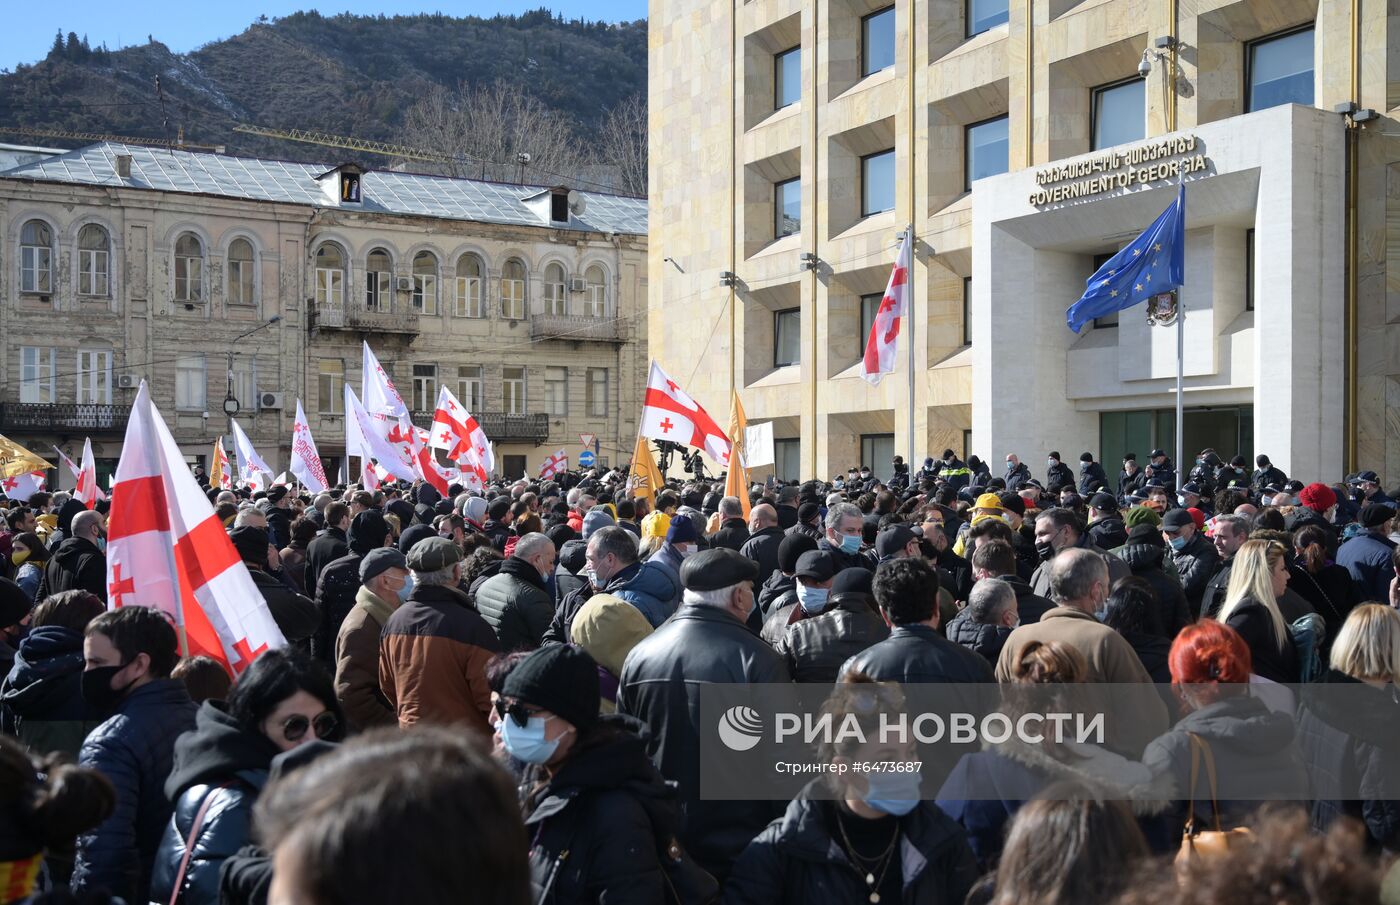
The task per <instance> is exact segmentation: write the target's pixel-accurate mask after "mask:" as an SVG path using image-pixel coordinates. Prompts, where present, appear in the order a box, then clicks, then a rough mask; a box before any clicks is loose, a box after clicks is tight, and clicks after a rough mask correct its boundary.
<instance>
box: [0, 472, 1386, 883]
mask: <svg viewBox="0 0 1400 905" xmlns="http://www.w3.org/2000/svg"><path fill="white" fill-rule="evenodd" d="M1255 464H1256V466H1257V468H1255V469H1254V470H1252V471H1251V470H1250V469H1248V467H1247V462H1246V460H1244V459H1243V458H1240V457H1236V458H1234V459H1231V460H1229V461H1228V462H1227V461H1224V460H1223V459H1222V457H1220V456H1219V455H1217V454H1216V453H1215V451H1213V450H1204V451H1202V453H1201V454H1200V455H1199V456H1198V457H1197V458H1196V462H1195V464H1194V467H1193V468H1192V469H1191V470H1190V471H1189V473H1188V475H1187V479H1186V480H1185V481H1182V482H1180V483H1179V484H1178V480H1177V470H1176V467H1175V465H1174V464H1173V463H1172V461H1171V459H1170V458H1169V457H1168V456H1166V454H1165V453H1164V452H1163V451H1162V450H1154V451H1153V452H1152V453H1151V455H1150V456H1149V457H1148V464H1146V465H1144V466H1142V467H1139V465H1138V463H1137V460H1136V457H1135V456H1133V455H1129V456H1127V457H1126V458H1125V459H1124V461H1123V463H1122V468H1121V470H1120V473H1119V475H1118V477H1117V481H1116V482H1111V481H1110V477H1109V475H1108V473H1107V472H1106V471H1105V469H1104V467H1103V466H1102V465H1101V464H1100V463H1098V462H1096V461H1095V460H1094V457H1093V456H1092V455H1091V454H1090V453H1087V452H1086V453H1084V454H1083V455H1082V456H1081V457H1080V465H1079V470H1078V472H1077V473H1076V472H1075V471H1073V470H1072V468H1071V466H1070V465H1068V464H1066V463H1065V462H1064V461H1062V459H1061V456H1060V454H1059V453H1058V452H1051V453H1050V454H1049V455H1048V456H1047V458H1046V472H1045V474H1044V477H1043V479H1038V478H1037V477H1035V476H1034V475H1032V473H1031V470H1030V468H1029V467H1028V466H1027V465H1026V464H1025V463H1023V462H1021V461H1020V459H1019V458H1018V457H1017V456H1015V455H1008V456H1007V457H1006V461H1005V466H1006V467H1005V472H1004V474H1002V475H999V476H993V475H992V474H991V473H990V469H989V468H988V466H987V465H986V463H984V462H982V461H980V460H978V459H977V457H975V456H973V457H969V459H968V460H967V462H965V463H964V462H963V461H962V460H961V459H959V457H957V456H956V455H955V454H954V453H953V451H952V450H945V451H944V453H943V455H942V456H941V457H939V458H937V459H934V458H932V457H930V458H929V459H927V460H926V461H925V462H924V463H923V465H922V467H921V468H918V469H913V468H911V467H910V466H909V465H908V464H906V463H905V462H903V460H902V459H900V458H898V457H896V459H895V461H894V462H893V463H892V470H893V475H892V477H890V478H889V479H888V480H880V479H879V478H876V477H874V476H873V475H872V472H871V469H870V468H869V467H868V466H861V467H858V468H854V467H853V468H850V469H848V470H847V471H846V472H844V473H842V474H839V475H836V476H835V477H834V478H833V480H831V481H829V482H824V481H807V482H804V483H780V482H773V481H770V482H769V483H768V484H766V485H755V486H753V487H752V488H751V489H750V490H751V492H750V496H749V499H747V500H741V499H739V498H737V497H733V496H725V495H724V494H723V492H722V490H721V488H722V486H723V485H722V484H720V485H713V486H712V485H710V484H708V483H705V482H701V481H678V480H671V481H668V482H667V484H666V486H665V487H661V488H654V489H653V490H652V492H649V493H638V492H637V491H636V490H634V488H633V487H632V485H631V483H629V480H628V475H627V474H626V472H625V470H624V469H614V470H610V471H608V470H602V469H598V470H593V471H589V472H569V473H564V474H561V475H558V476H556V477H555V478H554V479H553V480H549V481H528V480H519V481H515V482H497V483H493V484H491V485H490V486H489V487H487V488H486V489H485V491H484V492H480V491H478V492H466V491H463V490H462V489H461V488H455V487H454V488H452V489H451V492H450V493H449V494H448V495H447V496H446V497H444V496H443V495H441V494H440V493H438V491H436V490H435V489H434V488H432V487H431V486H429V485H426V484H417V485H413V486H409V485H407V484H397V485H385V486H382V487H380V488H379V489H377V490H374V491H370V490H367V489H363V488H361V487H357V486H354V485H351V486H348V487H345V486H342V487H337V488H335V489H333V490H332V491H330V492H326V493H321V494H316V495H314V496H313V495H310V494H305V493H298V492H296V491H295V490H293V489H289V488H287V487H285V486H280V485H277V486H273V487H272V488H270V489H269V490H266V491H259V492H256V493H250V492H248V491H244V490H240V491H227V490H225V491H220V490H218V489H216V488H213V489H209V490H208V494H209V498H210V501H211V503H212V504H213V506H214V508H215V511H216V512H217V513H218V515H219V517H220V518H221V519H222V520H223V522H224V524H225V525H226V527H227V531H228V536H229V538H230V541H231V542H232V545H233V548H234V549H235V550H236V551H237V553H238V555H239V557H240V558H241V559H242V561H243V562H244V563H245V564H246V565H247V567H248V569H249V571H250V573H251V575H252V577H253V581H254V584H255V586H256V587H257V589H258V591H259V592H260V593H261V594H262V596H263V598H264V599H265V601H266V603H267V606H268V609H269V611H270V613H271V615H272V617H273V619H274V620H275V621H276V623H277V625H278V627H279V628H280V629H281V631H282V634H283V635H284V636H285V638H286V640H287V642H288V643H287V646H286V647H283V648H279V649H275V650H268V651H266V652H264V653H262V654H261V655H260V656H258V657H257V658H256V659H254V660H253V661H252V662H251V665H249V666H247V668H246V669H245V670H244V671H243V672H242V673H241V674H240V675H238V676H237V678H236V679H234V678H232V677H231V676H230V675H228V674H227V673H226V672H225V670H224V668H223V666H222V665H221V664H220V663H218V662H216V661H214V660H211V659H209V658H207V657H181V655H180V649H179V642H178V638H177V634H176V631H175V629H174V628H173V627H172V624H171V622H170V620H169V619H168V618H167V617H166V616H165V615H163V614H162V613H160V612H158V611H157V610H154V609H150V608H147V607H143V606H139V605H133V603H139V601H131V600H129V599H128V600H123V605H122V606H121V607H120V608H116V609H110V610H109V609H108V607H107V584H106V582H107V579H106V561H105V556H104V549H105V536H106V520H105V514H104V511H105V507H106V504H105V503H99V504H98V505H97V506H96V507H95V508H94V509H87V508H85V507H84V506H83V505H82V504H80V503H78V502H77V501H76V500H73V499H71V498H70V497H69V496H68V495H67V494H63V493H57V494H53V495H49V494H44V493H39V494H35V495H34V496H33V497H31V498H30V499H29V500H28V501H27V502H26V503H24V504H20V503H17V502H13V501H11V502H8V503H6V504H5V509H4V515H5V525H6V526H7V527H8V531H0V623H3V624H0V677H3V681H0V802H3V808H2V809H0V813H3V815H4V816H3V817H0V899H2V900H3V901H0V905H6V903H11V902H35V903H39V902H55V903H56V902H70V901H79V902H85V903H105V902H126V903H138V902H160V903H170V905H178V903H184V905H214V903H272V905H358V903H366V905H369V903H375V905H380V903H384V902H394V901H404V902H414V903H439V902H440V903H459V902H463V901H472V902H483V903H500V905H526V903H619V902H621V903H677V905H681V903H685V905H690V903H709V902H718V901H724V902H731V903H762V905H774V903H779V902H790V903H799V902H802V903H806V902H851V903H857V902H859V903H865V902H868V903H872V905H877V903H880V902H882V901H883V902H886V903H893V902H901V903H906V905H943V903H949V905H962V903H975V905H983V903H994V905H1012V903H1015V905H1026V903H1032V905H1035V903H1039V905H1070V903H1075V905H1080V903H1123V905H1134V903H1138V902H1144V901H1148V900H1151V901H1161V902H1176V901H1182V902H1186V901H1190V902H1193V903H1194V902H1203V903H1221V905H1223V903H1231V905H1252V903H1256V902H1258V903H1261V905H1263V903H1268V905H1276V903H1285V905H1292V903H1332V902H1336V903H1363V902H1378V901H1386V902H1400V871H1389V870H1388V868H1389V866H1390V860H1389V859H1390V858H1392V857H1393V856H1395V855H1400V788H1397V787H1396V783H1395V781H1394V779H1393V777H1392V774H1393V773H1394V772H1395V770H1394V767H1393V765H1394V764H1395V763H1396V761H1397V758H1400V695H1397V693H1396V684H1395V683H1396V680H1397V677H1400V609H1398V608H1400V579H1397V577H1396V574H1397V565H1398V564H1400V552H1397V549H1400V548H1397V540H1400V535H1397V533H1396V532H1400V520H1397V511H1396V505H1397V504H1396V503H1395V501H1394V500H1393V499H1392V496H1391V495H1387V494H1386V493H1384V491H1383V490H1382V488H1381V486H1380V480H1379V478H1378V477H1377V475H1376V474H1375V473H1373V472H1361V473H1359V474H1356V475H1349V476H1347V478H1346V479H1345V480H1344V481H1343V482H1340V483H1338V484H1336V485H1328V484H1324V483H1310V484H1303V483H1301V482H1299V481H1290V480H1289V479H1288V477H1287V476H1286V475H1284V474H1283V473H1282V472H1281V471H1280V470H1279V469H1278V468H1277V467H1275V466H1274V465H1272V463H1271V462H1270V461H1269V459H1268V457H1266V456H1263V455H1261V456H1258V457H1257V459H1256V462H1255ZM1397 495H1400V494H1397ZM726 683H747V684H756V683H774V684H779V683H803V684H805V685H808V686H818V687H822V688H823V691H822V692H821V693H822V695H823V696H824V699H825V703H824V704H823V705H822V710H823V713H825V714H828V715H830V716H832V717H834V718H836V719H837V720H838V721H847V720H850V721H854V722H856V723H858V724H861V725H874V724H875V723H877V722H878V721H880V720H881V719H882V717H884V716H886V715H889V714H898V713H902V712H904V711H905V710H906V709H907V708H908V706H909V702H908V698H907V697H906V693H907V692H911V691H912V690H913V689H914V688H916V687H918V686H925V685H931V684H934V685H938V684H966V685H971V686H977V687H993V688H998V687H999V688H1000V689H1002V690H1003V691H1006V690H1010V691H1012V692H1016V691H1017V690H1020V691H1021V692H1024V693H1025V694H1027V695H1029V694H1031V693H1040V694H1052V695H1053V694H1060V693H1066V694H1067V693H1068V691H1069V690H1072V689H1073V688H1074V687H1076V686H1088V685H1091V684H1094V683H1112V688H1113V700H1111V701H1109V702H1108V705H1109V706H1111V707H1114V708H1123V709H1124V710H1126V711H1131V713H1132V714H1133V717H1134V719H1133V721H1132V724H1133V726H1134V733H1133V735H1132V737H1129V738H1119V739H1117V740H1116V741H1117V744H1114V745H1092V744H1080V743H1077V742H1076V743H1074V744H1059V743H1056V742H1054V741H1051V740H1045V741H1043V743H1029V742H1027V741H1026V740H1024V739H1018V740H1008V741H1007V742H1006V743H1004V744H1003V743H997V744H992V743H990V742H989V743H986V744H984V745H983V747H982V749H981V750H978V751H975V752H969V753H966V754H964V755H962V756H961V757H959V758H958V759H957V760H956V762H954V763H949V764H946V765H942V766H941V768H939V769H934V766H935V765H928V766H929V767H930V769H928V770H926V771H925V772H924V773H922V774H920V775H913V774H907V773H906V774H898V773H896V774H863V773H861V772H859V771H852V770H845V769H836V768H837V767H841V766H842V765H849V764H851V763H854V762H858V761H870V760H886V761H889V760H905V759H911V760H912V759H918V758H919V757H920V751H919V749H918V746H917V745H916V744H915V743H913V742H910V743H908V744H907V745H902V746H897V748H896V749H891V748H889V747H888V746H887V745H884V743H883V742H880V743H877V742H875V741H873V740H872V741H864V740H861V741H857V740H854V739H850V738H845V737H842V738H840V739H837V740H835V741H830V740H828V741H826V742H823V743H822V744H820V745H819V746H818V748H817V750H816V756H817V758H818V759H819V760H820V761H821V762H822V763H824V764H828V765H831V766H832V767H833V769H830V770H828V771H825V772H823V773H822V774H821V775H819V776H818V777H817V778H815V779H813V780H812V781H811V782H810V783H809V784H808V785H807V786H806V787H805V788H804V789H803V790H802V791H801V792H800V793H799V794H798V795H797V796H796V797H794V798H792V799H791V800H790V801H787V802H782V801H770V800H716V799H714V798H712V797H705V796H702V794H701V774H702V772H703V771H704V769H705V764H704V762H703V759H702V739H703V738H704V737H705V735H706V731H707V730H711V729H712V727H709V726H702V725H701V724H700V720H699V714H700V703H699V699H700V695H701V690H702V689H703V688H704V687H705V686H708V685H714V684H726ZM1339 688H1340V689H1342V690H1344V691H1346V692H1347V693H1348V694H1349V695H1351V696H1352V698H1351V699H1353V700H1357V701H1361V702H1362V705H1361V706H1360V707H1359V708H1356V707H1342V706H1339V705H1338V704H1337V703H1336V702H1337V700H1338V697H1337V695H1335V694H1329V693H1328V692H1335V691H1336V690H1337V689H1339ZM1265 691H1268V692H1269V693H1264V692H1265ZM1008 699H1009V700H1010V699H1013V698H1008ZM877 744H878V745H881V746H883V747H878V748H877ZM1202 758H1205V759H1207V760H1208V761H1209V762H1210V764H1211V768H1210V776H1211V780H1210V782H1211V784H1212V785H1211V787H1210V789H1209V791H1207V789H1206V782H1205V780H1204V779H1198V776H1197V773H1198V761H1199V760H1200V759H1202ZM1217 773H1218V774H1219V776H1220V777H1222V779H1221V780H1220V781H1221V784H1222V789H1223V788H1224V784H1225V782H1226V780H1225V779H1224V778H1225V777H1235V778H1238V777H1248V779H1249V781H1250V783H1252V784H1250V785H1247V786H1245V787H1241V786H1238V785H1233V786H1230V787H1229V789H1227V790H1225V792H1228V793H1234V794H1224V793H1222V794H1221V795H1217V794H1216V788H1215V786H1214V783H1215V781H1216V775H1217ZM1241 788H1245V789H1246V791H1245V792H1244V793H1241V792H1240V790H1241ZM987 789H992V790H994V793H993V794H988V793H987V792H986V790H987ZM1264 798H1291V799H1292V800H1291V801H1287V802H1275V803H1272V804H1264V803H1262V802H1261V800H1262V799H1264ZM1207 805H1209V807H1207Z"/></svg>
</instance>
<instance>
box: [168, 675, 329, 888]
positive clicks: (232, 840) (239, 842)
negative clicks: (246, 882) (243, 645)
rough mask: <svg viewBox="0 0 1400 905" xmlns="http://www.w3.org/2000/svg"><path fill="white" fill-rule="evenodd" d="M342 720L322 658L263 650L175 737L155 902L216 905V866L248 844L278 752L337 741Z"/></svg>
mask: <svg viewBox="0 0 1400 905" xmlns="http://www.w3.org/2000/svg"><path fill="white" fill-rule="evenodd" d="M344 726H345V718H344V716H343V714H342V713H341V710H340V704H339V703H337V701H336V698H335V687H334V685H333V684H332V682H331V678H330V676H329V675H327V673H326V671H325V669H324V668H323V667H322V666H321V664H319V663H317V662H316V661H314V660H312V659H311V658H310V657H308V656H307V655H305V654H303V653H301V652H299V651H296V650H292V649H290V648H282V649H279V650H270V651H267V652H265V653H263V654H261V655H260V656H259V657H258V658H257V659H256V660H254V661H253V662H252V665H250V666H249V667H248V669H247V670H245V671H244V673H243V674H242V675H241V676H239V677H238V681H237V682H235V683H234V685H233V688H232V689H231V690H230V691H229V695H228V700H227V701H205V702H204V703H203V704H201V705H200V708H199V712H198V714H197V715H196V718H195V728H194V729H193V730H192V731H190V732H186V733H185V734H184V735H182V736H180V738H179V739H178V740H177V741H176V742H175V764H174V767H173V768H172V769H171V771H170V778H169V779H168V780H167V781H166V784H165V793H166V795H167V796H168V797H169V798H170V800H171V801H172V802H174V803H175V813H174V815H173V816H172V817H171V819H170V823H169V825H168V826H167V827H166V830H165V835H164V837H163V838H162V839H161V845H160V851H159V852H158V853H157V855H156V866H155V872H154V876H153V879H152V882H151V895H150V898H151V901H154V902H162V903H165V902H172V903H175V902H178V903H183V905H217V903H218V901H219V868H220V867H221V866H222V865H223V863H224V861H225V860H226V859H227V858H229V857H230V856H231V855H234V854H236V853H237V852H238V850H239V849H240V848H241V847H243V846H244V845H247V844H248V842H249V841H250V839H249V830H250V823H251V817H252V812H253V804H254V802H256V801H257V798H258V795H259V793H261V791H262V788H263V786H264V785H265V784H266V783H267V777H268V770H269V769H270V767H271V765H272V759H273V758H274V757H276V756H277V755H279V754H281V753H283V752H284V751H291V750H292V749H293V748H297V747H299V746H301V745H304V744H306V743H308V742H312V741H315V740H317V739H320V740H322V741H332V742H338V741H340V740H341V739H343V738H344V728H343V727H344Z"/></svg>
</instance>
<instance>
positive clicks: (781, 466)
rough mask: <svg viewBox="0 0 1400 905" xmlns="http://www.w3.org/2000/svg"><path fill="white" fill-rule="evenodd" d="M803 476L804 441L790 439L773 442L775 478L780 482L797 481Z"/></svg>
mask: <svg viewBox="0 0 1400 905" xmlns="http://www.w3.org/2000/svg"><path fill="white" fill-rule="evenodd" d="M801 475H802V441H801V440H798V439H797V438H795V437H794V438H789V439H783V440H774V441H773V476H774V477H776V478H777V479H778V480H780V481H796V480H797V479H798V478H799V477H801Z"/></svg>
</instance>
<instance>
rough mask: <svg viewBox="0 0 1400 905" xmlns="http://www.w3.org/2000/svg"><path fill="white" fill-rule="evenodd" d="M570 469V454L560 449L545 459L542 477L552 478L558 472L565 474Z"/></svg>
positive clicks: (541, 470)
mask: <svg viewBox="0 0 1400 905" xmlns="http://www.w3.org/2000/svg"><path fill="white" fill-rule="evenodd" d="M568 470H569V455H568V453H566V452H564V450H562V449H561V450H559V451H558V452H556V453H555V454H554V455H552V456H549V457H548V458H546V459H545V460H544V465H543V466H541V467H540V477H541V478H552V477H554V476H555V475H557V474H563V473H564V472H566V471H568Z"/></svg>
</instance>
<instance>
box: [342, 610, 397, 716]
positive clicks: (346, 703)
mask: <svg viewBox="0 0 1400 905" xmlns="http://www.w3.org/2000/svg"><path fill="white" fill-rule="evenodd" d="M397 602H398V601H397V600H395V601H394V603H397ZM393 612H394V605H393V604H392V603H386V602H385V601H383V600H381V599H379V598H378V597H376V596H375V595H374V594H373V593H372V592H371V591H370V589H369V588H366V587H362V588H360V590H359V593H357V594H356V595H355V607H354V609H352V610H351V611H350V614H349V615H348V616H346V617H345V621H344V622H342V623H341V624H340V634H338V635H337V636H336V639H335V696H336V699H337V700H339V701H340V706H341V708H342V709H343V710H344V711H345V718H346V719H347V720H348V721H349V723H350V728H351V729H354V730H355V731H357V732H362V731H364V730H366V729H374V728H377V727H379V726H397V725H398V723H399V718H398V715H397V714H395V713H394V708H393V707H392V706H391V705H390V704H389V700H388V698H386V697H384V692H382V691H380V690H379V635H380V633H381V632H382V631H383V630H384V623H385V622H388V621H389V617H390V616H391V615H392V614H393Z"/></svg>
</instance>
